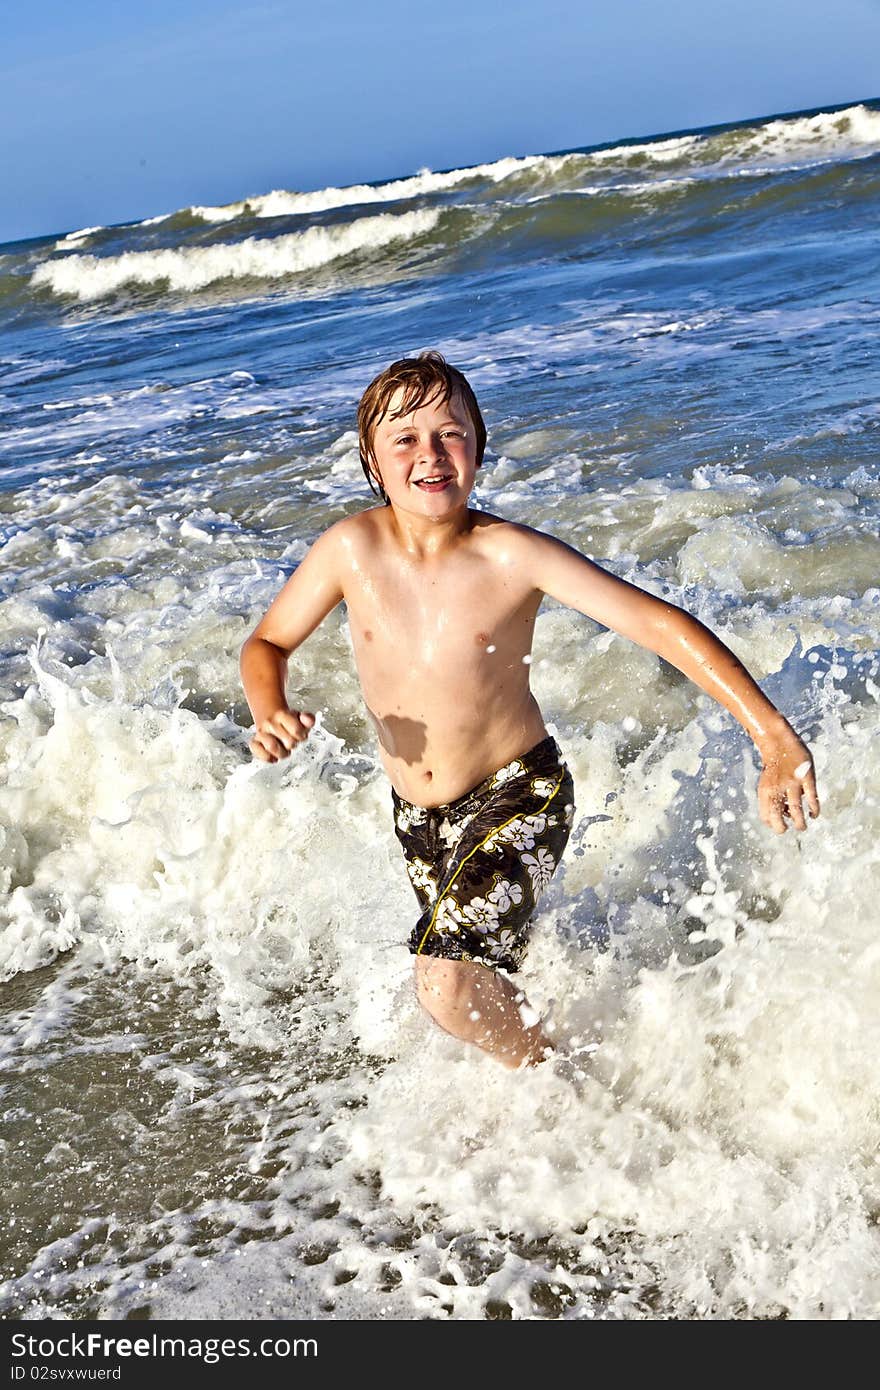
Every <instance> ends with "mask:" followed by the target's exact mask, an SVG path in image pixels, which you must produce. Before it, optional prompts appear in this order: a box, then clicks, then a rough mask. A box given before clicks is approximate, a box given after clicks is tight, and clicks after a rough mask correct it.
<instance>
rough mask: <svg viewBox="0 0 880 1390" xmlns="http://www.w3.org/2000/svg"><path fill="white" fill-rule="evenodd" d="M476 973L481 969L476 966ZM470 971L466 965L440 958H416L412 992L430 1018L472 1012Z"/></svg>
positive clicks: (471, 966) (471, 972) (469, 967)
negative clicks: (414, 984)
mask: <svg viewBox="0 0 880 1390" xmlns="http://www.w3.org/2000/svg"><path fill="white" fill-rule="evenodd" d="M476 969H478V970H481V969H483V967H482V966H479V965H478V966H477V967H476ZM473 970H474V966H473V965H472V964H471V962H469V961H461V960H444V959H443V958H442V957H440V956H417V957H416V991H417V993H418V997H419V1003H420V1004H421V1005H422V1008H424V1009H427V1011H428V1013H429V1014H431V1016H432V1017H433V1018H437V1017H438V1015H443V1016H450V1015H454V1014H459V1013H463V1012H465V1011H467V1010H469V1009H470V1008H472V1001H473Z"/></svg>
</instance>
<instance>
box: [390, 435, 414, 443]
mask: <svg viewBox="0 0 880 1390" xmlns="http://www.w3.org/2000/svg"><path fill="white" fill-rule="evenodd" d="M394 442H395V444H412V442H413V436H412V435H411V434H402V435H401V436H400V438H399V439H395V441H394Z"/></svg>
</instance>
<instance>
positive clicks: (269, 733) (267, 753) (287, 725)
mask: <svg viewBox="0 0 880 1390" xmlns="http://www.w3.org/2000/svg"><path fill="white" fill-rule="evenodd" d="M314 723H315V716H314V715H313V714H309V713H308V711H307V710H304V709H300V710H296V709H279V710H276V711H275V713H274V714H270V715H267V716H266V718H265V719H261V720H260V722H259V724H258V725H257V732H256V733H255V734H254V736H253V738H252V739H251V740H250V741H249V743H248V747H249V748H250V750H251V752H252V753H253V755H254V757H255V758H259V760H260V762H263V763H277V762H280V761H281V759H282V758H286V757H287V755H288V753H290V751H291V749H292V748H293V747H294V745H295V744H297V743H304V742H305V740H306V739H307V738H308V736H309V729H311V728H312V727H313V725H314Z"/></svg>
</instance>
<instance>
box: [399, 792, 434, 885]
mask: <svg viewBox="0 0 880 1390" xmlns="http://www.w3.org/2000/svg"><path fill="white" fill-rule="evenodd" d="M393 806H394V833H395V835H396V836H397V839H398V841H399V843H400V847H401V849H402V850H403V859H404V863H405V864H406V872H407V875H408V877H409V881H410V883H411V884H412V887H413V891H414V893H415V895H416V897H417V899H418V902H419V907H420V908H421V909H422V911H423V912H425V911H430V909H431V907H432V906H433V904H434V903H435V902H436V901H437V891H438V887H439V882H440V878H441V876H442V873H443V862H442V857H441V856H439V855H438V852H437V850H438V847H437V836H436V833H435V828H434V826H433V824H432V817H431V813H430V811H428V810H427V809H426V808H425V807H424V806H413V805H412V804H411V803H410V802H408V801H403V800H402V799H401V798H400V797H397V796H395V797H394V798H393Z"/></svg>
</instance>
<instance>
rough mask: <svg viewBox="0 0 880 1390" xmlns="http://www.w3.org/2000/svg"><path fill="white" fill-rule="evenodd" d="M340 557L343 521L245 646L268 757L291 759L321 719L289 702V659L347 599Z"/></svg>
mask: <svg viewBox="0 0 880 1390" xmlns="http://www.w3.org/2000/svg"><path fill="white" fill-rule="evenodd" d="M339 524H341V523H339ZM340 561H341V547H340V539H339V532H338V525H337V526H332V527H331V528H330V529H329V530H328V531H325V532H324V534H323V535H322V536H319V538H318V540H316V541H315V543H314V545H313V546H312V547H311V549H310V550H309V551H308V553H307V554H306V556H305V558H304V559H303V560H302V562H301V563H300V564H299V565H298V566H297V568H296V569H295V570H294V572H293V574H292V575H291V576H290V578H289V579H288V581H287V583H286V584H285V585H284V587H283V589H281V591H280V592H279V593H278V595H277V596H276V597H275V599H274V600H273V602H272V604H271V605H270V607H269V608H268V609H267V611H266V613H265V615H264V616H263V617H262V618H261V619H260V621H259V622H258V623H257V626H256V627H255V628H254V630H253V632H252V633H251V635H250V636H249V637H248V638H247V640H246V641H245V642H244V644H243V646H242V648H241V655H240V657H239V669H240V671H241V680H242V685H243V686H244V693H245V697H246V699H247V702H248V705H249V706H250V711H251V714H252V715H253V718H254V724H255V725H256V734H255V735H254V737H253V738H252V739H251V741H250V749H251V752H252V753H253V754H254V757H256V758H259V759H260V760H261V761H262V762H272V763H274V762H278V760H279V759H280V758H285V757H286V756H287V754H288V753H289V752H290V750H291V749H292V748H293V746H294V744H297V743H302V742H303V740H304V739H306V738H308V733H309V729H310V728H311V727H312V725H313V724H314V722H315V716H314V715H313V714H310V713H308V712H307V711H306V710H292V709H291V708H290V706H289V705H288V703H287V695H286V688H285V687H286V681H287V660H288V657H289V656H290V654H291V652H293V651H295V650H296V648H297V647H298V646H300V644H301V643H302V642H304V641H305V640H306V638H307V637H308V636H309V635H310V634H311V633H312V632H314V630H315V628H316V627H317V626H318V624H319V623H320V622H322V621H323V619H324V618H326V617H327V614H328V613H330V612H332V610H333V609H334V608H335V607H336V605H337V603H340V602H341V601H342V599H343V596H344V595H343V590H342V580H341V563H340Z"/></svg>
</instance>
